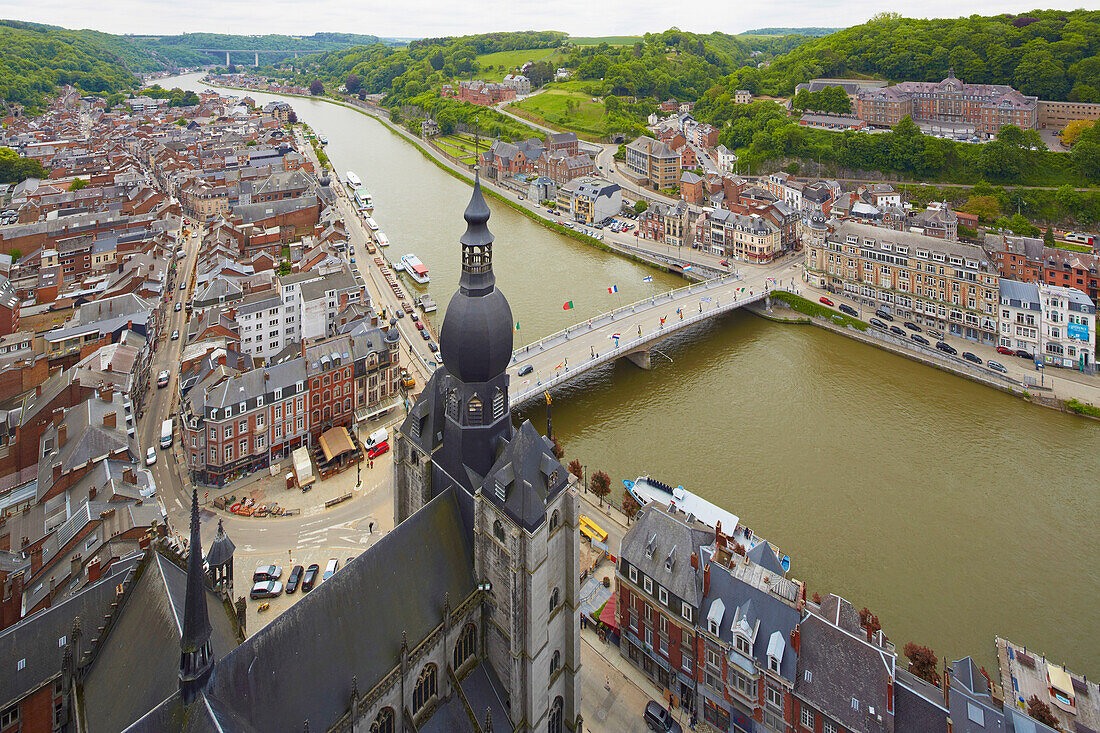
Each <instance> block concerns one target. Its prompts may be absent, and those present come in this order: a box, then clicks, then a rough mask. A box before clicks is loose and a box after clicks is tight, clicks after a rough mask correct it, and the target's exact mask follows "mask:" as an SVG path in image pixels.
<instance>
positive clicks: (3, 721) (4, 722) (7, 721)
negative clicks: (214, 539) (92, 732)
mask: <svg viewBox="0 0 1100 733" xmlns="http://www.w3.org/2000/svg"><path fill="white" fill-rule="evenodd" d="M25 661H26V660H25V659H20V660H19V665H20V666H19V669H23V663H24V662H25ZM559 699H560V698H559ZM18 722H19V703H16V704H15V705H12V706H11V707H9V708H8V709H7V710H5V711H3V712H0V729H3V728H7V727H8V726H10V725H15V724H16V723H18Z"/></svg>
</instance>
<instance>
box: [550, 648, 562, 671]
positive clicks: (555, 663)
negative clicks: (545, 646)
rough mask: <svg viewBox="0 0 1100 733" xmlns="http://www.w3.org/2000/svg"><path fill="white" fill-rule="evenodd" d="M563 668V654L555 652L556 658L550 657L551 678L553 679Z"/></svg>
mask: <svg viewBox="0 0 1100 733" xmlns="http://www.w3.org/2000/svg"><path fill="white" fill-rule="evenodd" d="M560 667H561V652H559V651H557V650H555V651H554V656H552V657H550V676H551V677H553V676H554V673H555V672H557V671H558V668H560Z"/></svg>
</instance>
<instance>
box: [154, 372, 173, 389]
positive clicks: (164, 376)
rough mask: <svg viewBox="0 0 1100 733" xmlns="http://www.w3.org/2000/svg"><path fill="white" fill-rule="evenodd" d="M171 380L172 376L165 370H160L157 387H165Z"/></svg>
mask: <svg viewBox="0 0 1100 733" xmlns="http://www.w3.org/2000/svg"><path fill="white" fill-rule="evenodd" d="M171 378H172V375H171V374H169V373H168V370H167V369H164V370H162V371H161V373H160V374H158V375H157V387H158V388H159V387H167V386H168V380H170V379H171Z"/></svg>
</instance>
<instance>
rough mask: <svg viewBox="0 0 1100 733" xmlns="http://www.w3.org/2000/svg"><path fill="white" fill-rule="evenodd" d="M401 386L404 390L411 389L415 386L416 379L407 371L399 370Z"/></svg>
mask: <svg viewBox="0 0 1100 733" xmlns="http://www.w3.org/2000/svg"><path fill="white" fill-rule="evenodd" d="M401 386H402V387H404V388H405V389H412V388H413V387H415V386H416V378H415V377H413V375H411V374H409V370H408V369H402V370H401Z"/></svg>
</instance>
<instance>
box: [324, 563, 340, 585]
mask: <svg viewBox="0 0 1100 733" xmlns="http://www.w3.org/2000/svg"><path fill="white" fill-rule="evenodd" d="M339 569H340V561H339V560H337V559H336V558H335V557H334V558H332V559H330V560H329V561H328V564H327V565H325V574H324V575H323V576H321V580H328V579H329V578H331V577H332V576H333V575H335V574H336V571H337V570H339Z"/></svg>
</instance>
